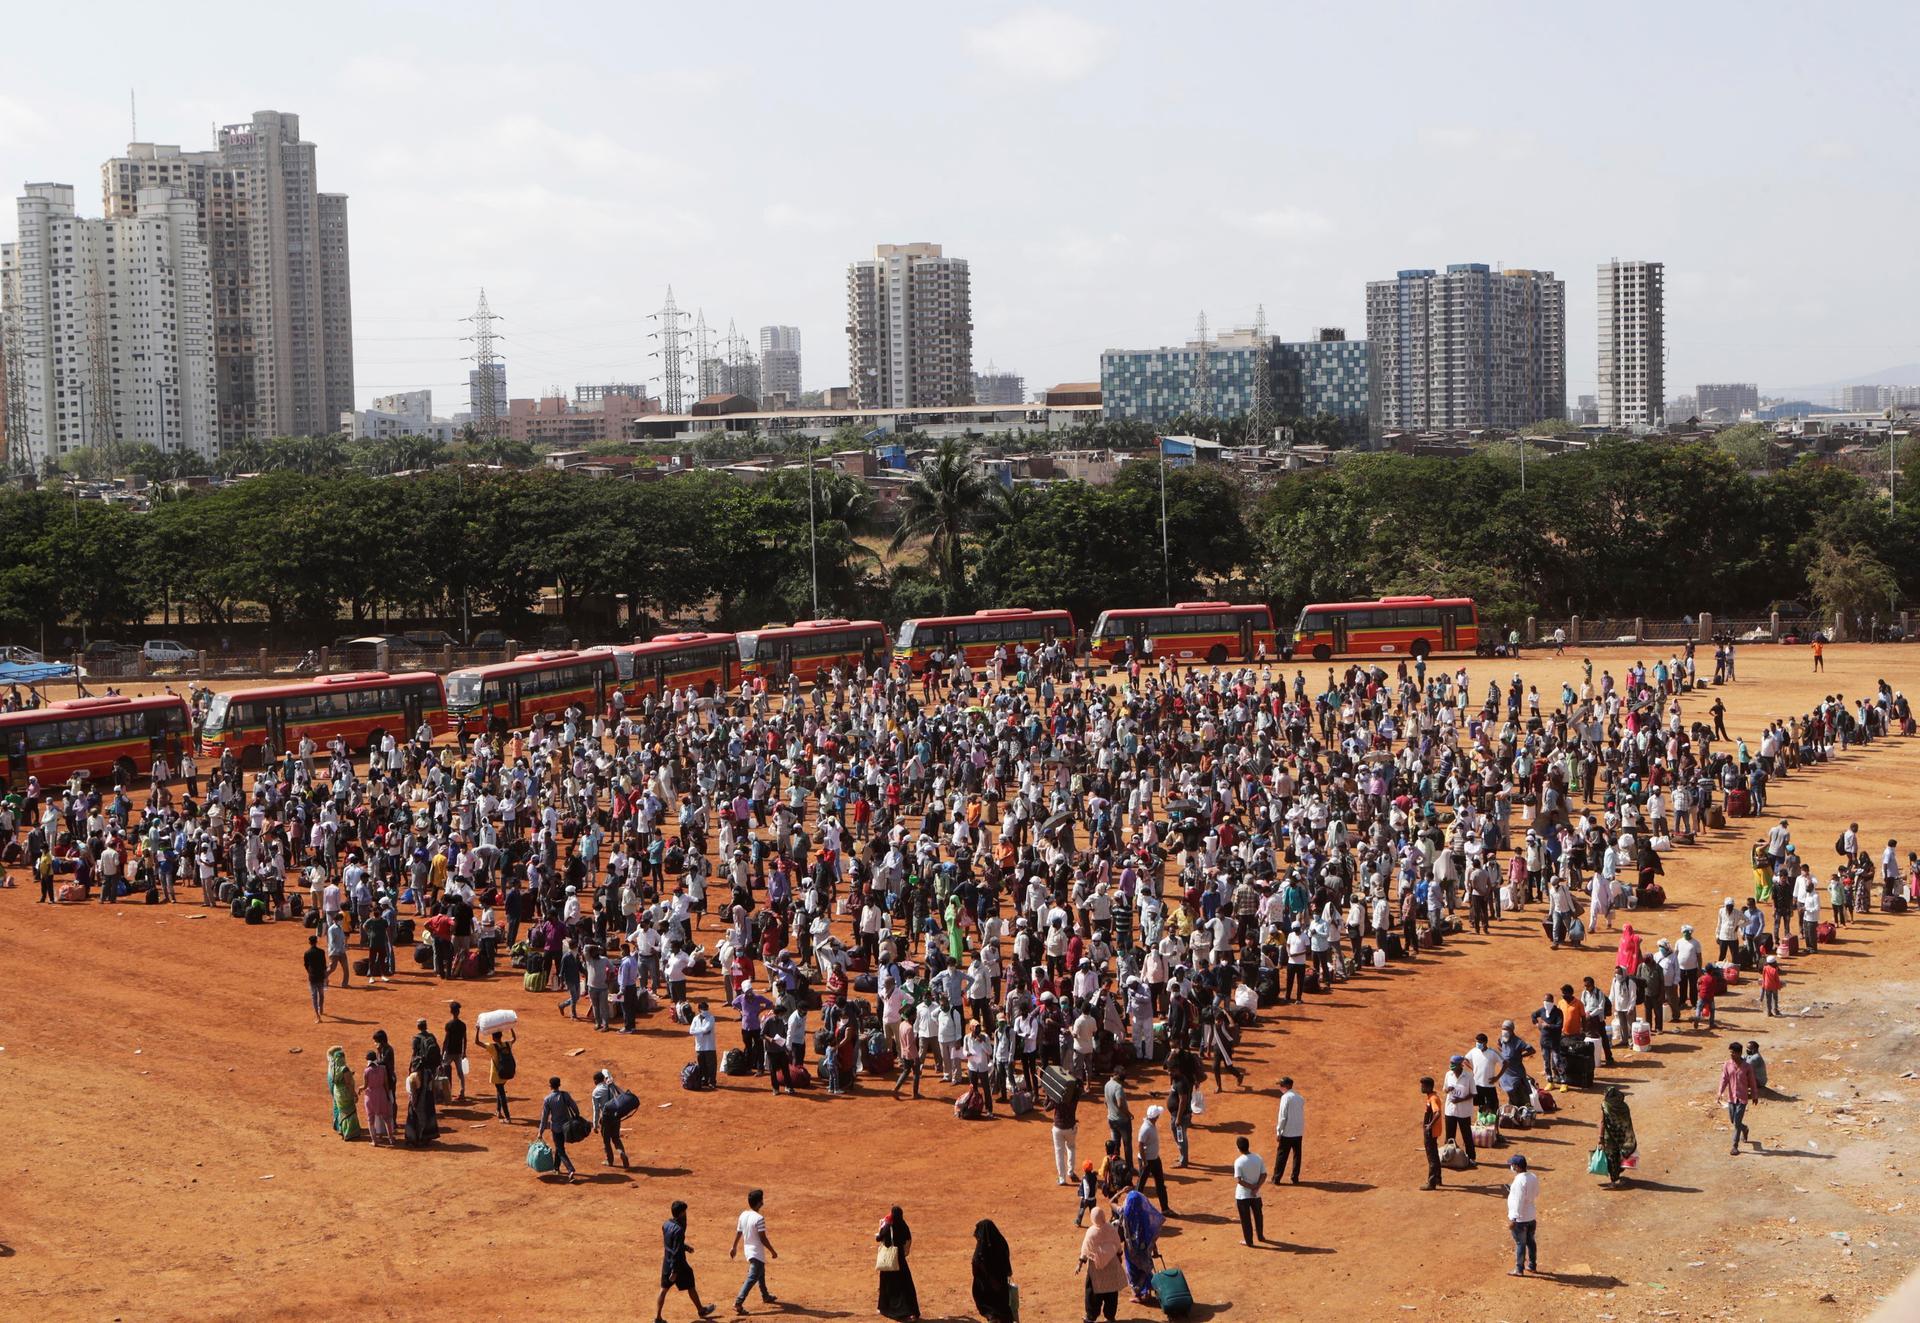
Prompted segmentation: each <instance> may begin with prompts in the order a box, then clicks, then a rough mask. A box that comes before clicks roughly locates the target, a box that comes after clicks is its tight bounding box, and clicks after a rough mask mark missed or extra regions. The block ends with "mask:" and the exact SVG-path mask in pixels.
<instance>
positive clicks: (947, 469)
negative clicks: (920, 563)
mask: <svg viewBox="0 0 1920 1323" xmlns="http://www.w3.org/2000/svg"><path fill="white" fill-rule="evenodd" d="M987 489H988V483H987V480H986V479H985V478H983V477H981V476H980V471H979V470H978V469H976V468H974V466H973V462H972V461H971V460H970V459H969V458H968V456H967V451H966V447H965V446H963V445H961V444H960V442H959V441H957V440H954V439H953V438H952V437H949V438H947V439H946V440H944V441H942V442H941V443H940V447H939V449H937V450H935V451H934V452H933V454H932V456H931V457H929V458H927V459H925V460H922V461H921V463H920V472H919V473H918V474H916V475H915V476H914V478H913V481H911V482H909V483H908V484H907V485H906V488H905V489H904V490H903V491H902V492H901V498H900V527H899V528H897V529H895V530H894V534H893V547H892V549H893V550H895V551H898V550H899V549H900V548H901V547H903V546H905V545H906V544H907V543H908V542H910V541H912V540H913V539H914V538H920V537H924V538H926V539H927V561H928V563H929V564H931V565H932V566H933V567H934V570H935V572H936V573H938V574H939V576H940V585H941V590H942V592H943V593H944V595H945V600H946V608H947V609H948V610H949V611H951V610H953V609H954V606H955V604H956V603H957V602H958V601H959V600H960V599H961V597H963V596H964V595H965V591H966V561H965V558H964V556H963V554H962V547H961V539H962V538H963V537H964V536H965V535H966V532H967V530H968V529H970V528H972V527H973V525H974V523H975V521H976V520H977V519H978V518H979V516H980V512H981V510H982V509H983V508H984V507H985V506H986V503H987Z"/></svg>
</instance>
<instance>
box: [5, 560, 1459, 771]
mask: <svg viewBox="0 0 1920 1323" xmlns="http://www.w3.org/2000/svg"><path fill="white" fill-rule="evenodd" d="M1052 642H1059V643H1062V644H1063V645H1065V646H1067V647H1069V648H1072V647H1074V646H1076V645H1077V644H1078V643H1079V642H1080V640H1079V638H1078V636H1077V635H1076V633H1075V630H1074V623H1073V617H1072V616H1071V615H1069V614H1068V613H1067V612H1065V611H1059V610H1040V611H1033V610H1026V609H1024V608H1003V609H996V610H987V611H977V612H975V613H973V614H972V615H964V616H927V617H920V618H916V619H913V620H909V621H906V622H905V623H904V624H902V625H901V626H900V628H899V630H898V632H897V633H896V634H895V635H894V637H893V639H892V641H891V643H889V641H888V638H887V632H886V629H885V627H884V626H883V625H881V623H880V622H879V621H877V620H802V621H800V622H798V623H797V624H792V625H769V626H767V627H766V628H764V629H757V630H749V631H745V632H742V633H738V634H725V633H690V634H666V635H662V636H661V637H659V638H655V639H650V640H648V641H647V642H644V643H627V644H618V645H615V646H611V647H599V648H589V649H586V650H584V651H581V652H534V653H528V654H526V655H525V656H521V657H516V658H515V659H514V660H512V661H507V662H499V663H496V664H494V665H491V666H475V667H470V668H467V669H465V670H458V671H454V672H452V673H451V674H449V675H448V676H447V677H446V678H445V679H444V680H442V679H441V677H440V676H438V675H435V674H433V673H431V672H428V671H417V672H410V673H407V674H404V675H389V674H387V673H386V672H385V671H360V672H352V673H348V674H343V675H324V676H318V677H316V678H313V679H308V680H299V681H295V682H292V683H288V684H273V685H260V686H256V687H252V688H246V689H236V690H232V691H230V692H227V693H221V694H215V695H214V696H213V700H212V702H211V704H210V705H209V707H208V708H207V712H206V716H205V719H204V720H203V721H202V722H201V725H200V730H199V738H198V748H199V751H200V753H201V754H202V756H204V757H209V758H217V757H219V756H220V755H221V754H222V753H223V752H225V751H227V750H229V749H231V750H233V751H234V753H235V756H237V757H240V758H242V759H243V760H244V761H246V762H248V763H253V762H256V761H258V760H259V758H260V757H261V751H263V750H268V749H272V750H279V749H286V748H289V747H292V746H295V745H297V744H298V743H299V742H300V740H301V739H302V738H303V737H304V738H308V739H311V740H312V741H313V743H314V744H315V745H316V746H317V747H320V748H325V747H326V746H327V745H328V744H330V743H331V742H332V741H333V740H334V739H335V738H336V737H339V738H343V739H345V740H346V741H347V743H348V745H349V746H350V747H352V748H355V749H364V748H366V747H368V746H369V745H372V744H377V743H379V742H380V740H381V739H382V738H383V737H384V736H387V735H392V736H393V737H394V738H395V739H397V740H405V739H408V738H410V737H411V736H412V734H413V732H415V731H416V730H418V729H419V728H420V727H421V726H422V725H423V724H424V725H426V726H427V727H428V728H429V729H432V730H445V729H449V728H452V729H456V730H466V731H478V730H487V729H494V730H500V729H512V728H518V727H523V726H527V725H531V724H533V723H534V722H536V721H537V720H539V719H540V718H541V717H547V716H555V715H558V714H559V713H561V712H564V711H565V710H566V709H567V708H569V707H575V706H578V707H580V708H583V709H585V710H586V711H589V712H600V711H604V710H605V709H606V705H607V703H608V702H609V701H610V696H611V695H612V694H613V692H614V691H616V690H617V691H619V692H620V693H621V694H622V695H624V696H625V698H626V700H627V701H628V702H630V703H633V702H638V701H639V700H641V699H642V698H645V697H648V696H658V695H660V694H662V693H666V692H672V691H678V690H684V689H688V688H691V689H694V690H696V691H698V692H699V693H700V694H702V695H706V696H711V695H713V694H715V693H718V692H722V691H725V690H729V689H732V688H734V687H736V686H737V685H738V684H739V683H740V681H741V680H742V679H753V678H765V680H766V681H767V682H768V683H769V684H784V683H785V682H786V680H787V678H788V677H789V676H793V677H795V678H797V679H798V680H800V681H801V682H802V683H810V682H812V681H813V680H814V679H815V678H817V677H818V676H819V675H821V674H822V673H823V672H827V671H831V670H833V669H834V668H836V667H838V668H839V669H840V670H842V671H851V670H853V669H854V668H856V667H861V666H864V667H866V668H867V669H868V670H874V669H876V668H878V667H880V666H882V665H885V664H887V663H888V662H894V663H899V664H904V665H905V666H906V667H907V668H908V669H909V670H911V671H912V672H914V673H915V674H918V673H919V672H921V671H922V670H924V669H925V668H926V666H927V665H928V664H929V662H931V661H932V659H933V658H934V656H935V655H936V654H937V655H939V656H941V657H942V658H946V659H951V658H953V657H954V656H955V655H957V654H958V655H964V657H965V658H966V662H967V664H968V665H969V666H974V667H980V666H984V665H985V664H986V663H987V660H988V659H989V658H990V657H991V656H992V655H993V654H994V652H995V651H996V650H998V649H1001V648H1008V649H1018V648H1022V647H1024V648H1025V649H1027V650H1028V651H1029V652H1033V651H1037V650H1038V649H1040V648H1041V647H1043V646H1045V645H1046V644H1048V643H1052ZM1086 644H1087V647H1088V649H1089V650H1090V652H1091V654H1092V656H1093V658H1094V660H1095V661H1096V662H1100V663H1105V664H1107V665H1122V664H1125V663H1126V662H1127V661H1128V660H1129V659H1131V658H1136V657H1137V658H1139V659H1140V660H1142V661H1143V662H1152V661H1157V660H1159V659H1161V658H1163V657H1171V658H1173V659H1174V660H1175V661H1177V662H1182V663H1188V664H1196V665H1197V664H1201V663H1208V664H1212V665H1216V666H1217V665H1223V664H1226V663H1229V662H1259V661H1262V660H1266V659H1269V658H1272V659H1289V658H1292V657H1295V656H1311V657H1312V658H1314V659H1315V660H1316V661H1329V660H1331V659H1333V658H1334V657H1337V656H1356V655H1358V656H1410V657H1425V656H1428V655H1430V654H1432V653H1439V652H1474V651H1477V650H1478V649H1479V645H1480V630H1479V614H1478V612H1477V610H1476V609H1475V607H1474V604H1473V601H1472V600H1471V599H1470V598H1464V597H1462V598H1435V597H1384V598H1381V599H1380V600H1378V601H1374V602H1330V603H1315V604H1314V605H1311V606H1308V607H1307V608H1306V609H1305V610H1303V611H1302V612H1301V613H1300V617H1299V620H1298V621H1297V623H1296V624H1295V627H1294V629H1293V632H1292V634H1291V636H1286V635H1278V634H1276V632H1275V630H1274V627H1273V612H1272V611H1271V610H1270V609H1269V608H1268V607H1266V606H1264V605H1261V604H1251V605H1247V604H1238V605H1237V604H1234V603H1231V602H1180V603H1177V604H1176V605H1174V606H1170V607H1146V608H1142V609H1139V610H1116V611H1103V612H1101V614H1100V616H1099V618H1098V619H1097V620H1096V621H1095V622H1094V626H1093V631H1092V633H1091V635H1090V636H1089V637H1088V638H1087V640H1086ZM188 730H189V720H188V712H187V705H186V702H185V700H183V699H181V698H179V697H176V696H174V695H171V694H164V695H156V696H153V697H149V698H124V697H109V698H82V699H74V700H71V701H69V702H63V703H52V704H49V705H47V706H45V707H41V708H36V709H33V710H31V711H21V712H9V713H0V785H11V786H19V785H24V784H25V782H26V780H27V778H28V777H29V776H37V777H39V778H40V779H41V781H42V782H59V781H64V780H66V779H67V778H68V777H70V776H71V775H72V774H73V773H74V772H76V771H78V772H84V773H85V774H87V775H88V776H95V777H105V776H114V777H116V778H120V779H122V780H124V779H127V778H130V777H132V776H134V775H136V774H142V773H144V772H145V771H146V769H147V767H148V766H149V765H150V764H151V762H152V760H153V758H154V757H155V755H157V754H159V753H161V752H163V751H164V752H169V753H176V752H177V751H178V750H179V749H180V748H181V747H182V746H183V744H184V743H185V742H186V740H187V739H188Z"/></svg>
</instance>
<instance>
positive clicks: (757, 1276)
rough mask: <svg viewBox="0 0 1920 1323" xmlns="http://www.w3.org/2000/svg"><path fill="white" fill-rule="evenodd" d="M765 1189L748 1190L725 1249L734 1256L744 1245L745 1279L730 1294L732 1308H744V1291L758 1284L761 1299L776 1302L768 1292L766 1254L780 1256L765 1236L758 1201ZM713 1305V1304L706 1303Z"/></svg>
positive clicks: (763, 1217) (764, 1225)
mask: <svg viewBox="0 0 1920 1323" xmlns="http://www.w3.org/2000/svg"><path fill="white" fill-rule="evenodd" d="M766 1197H767V1196H766V1192H765V1191H764V1190H748V1191H747V1207H746V1211H745V1212H743V1213H741V1214H740V1220H739V1222H738V1223H737V1224H735V1226H734V1229H733V1245H732V1247H731V1248H729V1249H728V1250H727V1257H728V1258H729V1259H731V1258H733V1257H734V1255H736V1254H737V1253H739V1250H740V1246H741V1245H742V1244H745V1245H746V1247H747V1280H746V1281H744V1282H742V1283H741V1284H740V1294H738V1295H736V1296H734V1298H733V1312H734V1313H736V1314H744V1313H746V1312H747V1293H748V1292H749V1291H751V1290H753V1288H754V1287H756V1286H758V1287H759V1288H760V1299H761V1300H762V1301H763V1302H764V1303H766V1304H769V1305H777V1304H779V1303H780V1300H779V1298H778V1297H777V1296H773V1295H769V1294H768V1293H767V1256H768V1255H772V1256H773V1257H774V1258H776V1259H777V1258H779V1257H780V1251H779V1250H777V1249H775V1248H774V1247H773V1242H772V1241H771V1240H769V1239H767V1219H766V1216H765V1214H763V1213H762V1212H761V1211H760V1205H761V1203H762V1202H763V1201H764V1200H765V1199H766ZM708 1308H712V1306H708Z"/></svg>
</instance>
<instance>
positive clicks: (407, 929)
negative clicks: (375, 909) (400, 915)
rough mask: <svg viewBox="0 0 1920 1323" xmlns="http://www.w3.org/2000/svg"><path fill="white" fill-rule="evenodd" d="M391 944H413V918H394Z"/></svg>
mask: <svg viewBox="0 0 1920 1323" xmlns="http://www.w3.org/2000/svg"><path fill="white" fill-rule="evenodd" d="M393 944H394V945H395V946H411V945H412V944H413V920H412V919H395V920H394V922H393Z"/></svg>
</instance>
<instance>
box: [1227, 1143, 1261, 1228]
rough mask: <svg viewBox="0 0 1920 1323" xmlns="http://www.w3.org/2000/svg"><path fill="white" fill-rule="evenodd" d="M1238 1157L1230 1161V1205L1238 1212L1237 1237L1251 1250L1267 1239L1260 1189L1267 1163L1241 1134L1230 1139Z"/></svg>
mask: <svg viewBox="0 0 1920 1323" xmlns="http://www.w3.org/2000/svg"><path fill="white" fill-rule="evenodd" d="M1233 1146H1234V1148H1236V1149H1238V1150H1239V1153H1240V1156H1239V1157H1237V1158H1235V1159H1234V1160H1233V1208H1234V1211H1235V1212H1237V1213H1238V1214H1239V1215H1240V1239H1241V1240H1243V1241H1245V1242H1246V1244H1247V1247H1248V1248H1249V1249H1251V1248H1252V1247H1253V1245H1254V1243H1255V1242H1256V1241H1263V1240H1265V1239H1266V1238H1267V1215H1266V1211H1265V1205H1264V1204H1263V1202H1262V1201H1261V1198H1260V1191H1261V1190H1263V1189H1264V1188H1266V1184H1267V1164H1266V1163H1264V1162H1262V1161H1261V1160H1260V1155H1259V1154H1258V1153H1255V1152H1254V1151H1253V1150H1252V1146H1251V1145H1249V1144H1248V1143H1247V1137H1246V1136H1245V1135H1238V1136H1236V1137H1235V1138H1234V1141H1233Z"/></svg>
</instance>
